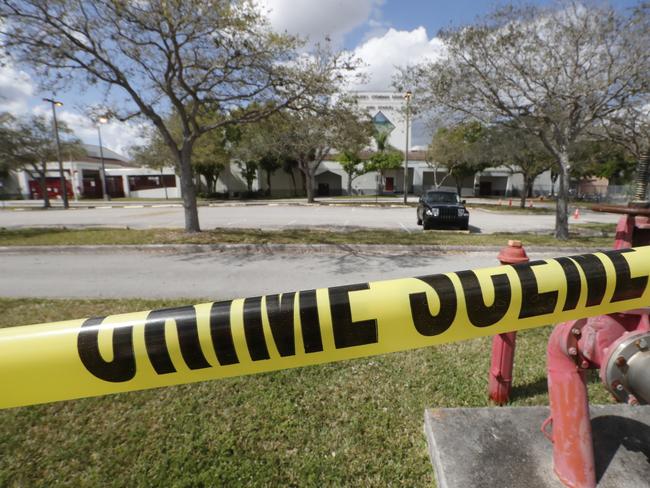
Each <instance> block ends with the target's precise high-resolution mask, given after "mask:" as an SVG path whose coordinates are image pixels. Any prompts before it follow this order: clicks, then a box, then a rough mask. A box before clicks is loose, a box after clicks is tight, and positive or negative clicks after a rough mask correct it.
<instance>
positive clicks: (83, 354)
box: [77, 317, 135, 383]
mask: <svg viewBox="0 0 650 488" xmlns="http://www.w3.org/2000/svg"><path fill="white" fill-rule="evenodd" d="M104 318H105V317H93V318H90V319H87V320H86V321H85V322H84V323H83V324H82V325H81V330H80V331H79V335H78V336H77V351H78V353H79V359H81V362H82V363H83V365H84V366H85V367H86V369H87V370H88V371H89V372H90V373H91V374H93V375H94V376H96V377H97V378H99V379H102V380H104V381H111V382H114V383H121V382H123V381H129V380H130V379H132V378H133V377H134V376H135V356H134V354H133V326H132V325H118V326H115V327H112V333H113V360H112V361H106V360H105V359H104V358H103V357H102V355H101V354H100V352H99V326H100V325H101V324H102V322H103V321H104Z"/></svg>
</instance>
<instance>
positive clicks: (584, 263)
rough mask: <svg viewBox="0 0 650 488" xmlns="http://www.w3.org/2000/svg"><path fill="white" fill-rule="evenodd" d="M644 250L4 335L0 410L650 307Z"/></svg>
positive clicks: (649, 268)
mask: <svg viewBox="0 0 650 488" xmlns="http://www.w3.org/2000/svg"><path fill="white" fill-rule="evenodd" d="M649 275H650V246H648V247H639V248H635V249H625V250H620V251H608V252H599V253H595V254H584V255H580V256H573V257H562V258H557V259H547V260H543V261H535V262H530V263H525V264H517V265H513V266H510V265H507V266H498V267H492V268H485V269H477V270H471V271H460V272H456V273H446V274H437V275H431V276H421V277H418V278H405V279H396V280H387V281H377V282H371V283H361V284H355V285H349V286H335V287H331V288H321V289H316V290H304V291H299V292H292V293H282V294H278V295H266V296H263V297H253V298H243V299H236V300H228V301H220V302H214V303H202V304H199V305H192V306H187V307H179V308H170V309H164V310H152V311H145V312H137V313H129V314H122V315H113V316H108V317H95V318H88V319H81V320H70V321H66V322H56V323H48V324H39V325H29V326H20V327H10V328H5V329H0V388H1V390H0V408H10V407H17V406H23V405H31V404H37V403H45V402H54V401H59V400H69V399H73V398H81V397H88V396H96V395H106V394H110V393H118V392H124V391H131V390H141V389H146V388H155V387H162V386H170V385H177V384H181V383H190V382H195V381H205V380H212V379H217V378H226V377H231V376H239V375H248V374H254V373H262V372H266V371H275V370H281V369H287V368H295V367H299V366H307V365H313V364H320V363H327V362H333V361H341V360H346V359H353V358H361V357H366V356H372V355H376V354H384V353H389V352H395V351H402V350H407V349H415V348H421V347H426V346H432V345H435V344H441V343H445V342H454V341H461V340H465V339H473V338H476V337H480V336H487V335H494V334H498V333H502V332H510V331H515V330H522V329H528V328H532V327H539V326H543V325H548V324H552V323H557V322H561V321H565V320H570V319H577V318H581V317H590V316H594V315H600V314H605V313H614V312H621V311H625V310H631V309H636V308H642V307H646V306H649V305H650V287H649V286H648V278H649Z"/></svg>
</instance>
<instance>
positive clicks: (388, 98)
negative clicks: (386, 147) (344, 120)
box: [352, 91, 413, 151]
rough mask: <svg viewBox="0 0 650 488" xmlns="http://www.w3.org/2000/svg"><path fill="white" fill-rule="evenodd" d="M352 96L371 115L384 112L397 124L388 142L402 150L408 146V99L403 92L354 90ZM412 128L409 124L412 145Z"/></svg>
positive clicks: (410, 144) (410, 143)
mask: <svg viewBox="0 0 650 488" xmlns="http://www.w3.org/2000/svg"><path fill="white" fill-rule="evenodd" d="M352 96H353V97H354V99H355V100H357V103H358V104H359V107H360V108H361V109H363V110H364V111H365V112H366V113H368V115H369V116H370V117H374V116H375V115H376V114H377V113H379V112H381V113H383V114H384V115H385V116H386V117H387V118H388V120H390V121H391V123H392V124H393V125H394V126H395V129H393V131H392V132H391V133H390V136H389V137H388V143H389V144H390V145H391V146H394V147H395V148H396V149H398V150H400V151H404V150H405V148H406V101H405V100H404V94H403V93H397V92H388V91H381V92H362V91H359V92H353V93H352ZM411 128H412V126H411V125H409V146H412V145H413V144H412V138H411Z"/></svg>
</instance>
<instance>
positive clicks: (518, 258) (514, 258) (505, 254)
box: [497, 240, 530, 264]
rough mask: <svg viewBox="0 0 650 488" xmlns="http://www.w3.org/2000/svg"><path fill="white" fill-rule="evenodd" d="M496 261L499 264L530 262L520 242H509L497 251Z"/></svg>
mask: <svg viewBox="0 0 650 488" xmlns="http://www.w3.org/2000/svg"><path fill="white" fill-rule="evenodd" d="M497 259H498V260H499V261H501V264H517V263H527V262H528V261H530V259H529V258H528V255H527V254H526V250H525V249H524V246H523V245H522V244H521V241H517V240H510V241H508V245H507V246H506V247H504V248H503V249H501V251H499V255H498V256H497Z"/></svg>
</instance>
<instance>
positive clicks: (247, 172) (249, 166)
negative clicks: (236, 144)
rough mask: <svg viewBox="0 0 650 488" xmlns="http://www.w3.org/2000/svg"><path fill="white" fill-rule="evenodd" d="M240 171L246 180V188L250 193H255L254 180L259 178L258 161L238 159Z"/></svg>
mask: <svg viewBox="0 0 650 488" xmlns="http://www.w3.org/2000/svg"><path fill="white" fill-rule="evenodd" d="M237 166H238V167H239V173H240V174H241V175H242V177H243V178H244V179H245V180H246V189H247V190H248V193H249V194H250V193H253V182H254V181H255V178H257V170H258V163H257V161H253V160H249V161H237Z"/></svg>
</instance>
